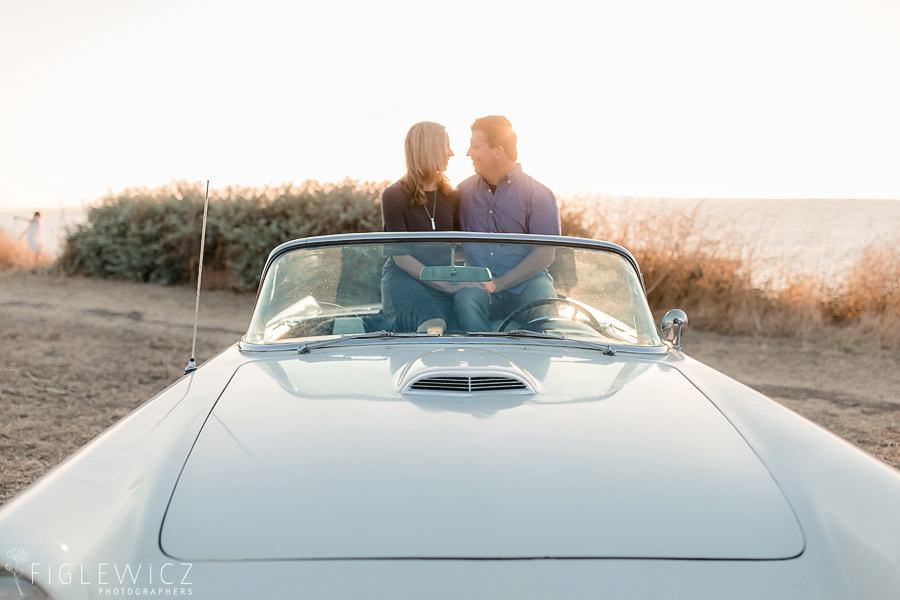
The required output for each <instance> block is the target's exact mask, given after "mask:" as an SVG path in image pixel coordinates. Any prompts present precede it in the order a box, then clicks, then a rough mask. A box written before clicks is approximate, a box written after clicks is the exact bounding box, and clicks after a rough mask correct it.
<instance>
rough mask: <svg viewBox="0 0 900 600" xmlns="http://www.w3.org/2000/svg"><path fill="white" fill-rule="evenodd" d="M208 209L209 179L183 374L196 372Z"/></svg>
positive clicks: (204, 202) (207, 181)
mask: <svg viewBox="0 0 900 600" xmlns="http://www.w3.org/2000/svg"><path fill="white" fill-rule="evenodd" d="M208 209H209V179H207V180H206V200H204V201H203V225H202V226H201V229H200V267H199V268H198V269H197V301H196V303H195V304H194V339H193V340H191V360H189V361H188V364H187V366H186V367H185V368H184V374H185V375H187V374H188V373H193V372H194V371H196V370H197V363H196V362H194V357H195V356H197V318H198V317H199V316H200V280H201V279H203V247H204V246H205V245H206V212H207V210H208Z"/></svg>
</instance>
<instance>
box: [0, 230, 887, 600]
mask: <svg viewBox="0 0 900 600" xmlns="http://www.w3.org/2000/svg"><path fill="white" fill-rule="evenodd" d="M536 252H537V253H539V254H540V255H541V256H543V257H545V258H546V259H547V260H546V262H547V264H549V267H548V268H547V274H548V275H549V276H550V277H551V278H552V285H553V289H555V292H556V295H555V296H554V297H548V298H540V299H537V300H534V301H532V302H529V303H528V304H526V305H524V306H519V307H516V308H514V309H513V310H511V311H510V312H509V314H500V315H494V316H497V317H499V318H497V319H496V320H495V321H494V322H493V324H492V327H491V328H490V329H491V330H490V331H465V330H461V329H460V328H459V325H458V324H454V323H453V319H450V321H449V322H448V323H447V328H446V330H445V331H444V332H443V333H442V334H433V333H432V334H429V333H416V332H414V331H413V332H411V331H398V330H396V329H397V327H396V325H395V323H396V321H395V320H393V319H392V318H391V315H392V313H393V314H396V312H397V311H399V310H403V309H404V307H405V305H404V303H405V302H407V301H408V300H409V298H407V297H404V295H402V294H401V295H400V296H401V297H396V296H394V297H391V298H390V302H386V301H383V300H382V298H383V295H382V279H383V272H385V271H386V270H390V269H392V268H394V267H393V265H394V264H395V263H396V262H397V259H396V257H398V256H412V257H416V258H418V259H419V260H420V261H421V263H422V265H423V268H422V270H421V271H420V273H419V278H421V280H422V281H424V282H426V283H421V284H419V285H428V286H430V287H435V286H437V287H442V288H443V289H444V290H445V291H446V292H445V293H448V294H455V293H458V291H459V290H462V289H466V288H473V287H474V288H478V287H479V286H480V287H482V288H484V287H485V284H489V282H490V281H491V280H492V277H494V276H495V273H492V272H491V265H490V264H474V263H476V262H482V263H490V261H491V260H492V259H487V260H481V261H476V260H474V259H473V258H472V257H478V256H481V257H485V256H487V257H495V256H498V255H504V256H509V255H518V256H523V257H524V256H532V255H533V253H536ZM467 258H468V262H467ZM386 261H388V265H387V267H385V263H386ZM495 271H498V270H497V269H496V267H495ZM498 272H499V271H498ZM540 276H544V274H541V275H540ZM388 304H390V306H389V305H388ZM685 323H686V318H685V316H684V314H683V313H681V312H680V311H676V312H673V313H670V314H669V315H667V317H664V319H663V323H662V327H661V328H660V331H658V330H657V329H656V327H655V325H654V323H653V320H652V317H651V313H650V310H649V308H648V305H647V301H646V297H645V292H644V288H643V282H642V277H641V273H640V271H639V269H638V265H637V263H636V262H635V260H634V258H633V257H632V255H631V254H630V253H629V252H628V251H626V250H625V249H623V248H621V247H618V246H616V245H613V244H609V243H603V242H599V241H594V240H585V239H576V238H563V237H550V236H511V235H488V234H475V233H446V232H445V233H441V232H438V233H428V234H359V235H344V236H328V237H321V238H311V239H304V240H298V241H294V242H290V243H287V244H284V245H282V246H280V247H278V248H276V249H275V250H274V251H273V252H272V253H271V255H270V256H269V259H268V262H267V264H266V267H265V271H264V273H263V276H262V281H261V285H260V288H259V293H258V300H257V303H256V308H255V310H254V313H253V316H252V320H251V322H250V325H249V328H248V330H247V333H246V335H244V337H243V338H242V339H241V340H240V342H239V343H237V344H236V345H235V346H233V347H231V348H228V349H226V350H225V351H223V352H222V353H221V354H219V355H218V356H217V357H215V358H213V359H211V360H209V361H208V362H207V363H205V364H203V365H201V366H200V368H199V369H197V370H195V371H193V372H191V373H190V374H187V375H185V376H184V377H182V378H181V379H179V380H178V381H176V382H175V383H173V384H172V385H171V386H170V387H169V388H168V389H166V390H165V391H163V392H162V393H161V394H159V395H157V396H156V397H155V398H153V399H152V400H150V401H148V402H147V403H145V404H144V405H142V406H141V407H139V408H138V409H137V410H135V411H134V412H133V413H132V414H131V415H129V416H128V417H126V418H124V419H122V420H121V421H120V422H119V423H118V424H116V425H115V426H114V427H112V428H111V429H109V430H108V431H107V432H105V433H104V434H102V435H100V436H99V437H98V438H97V439H95V440H94V441H92V442H91V443H90V444H88V445H87V446H85V447H84V448H83V449H81V450H80V451H79V452H78V453H76V454H75V455H73V456H72V457H70V458H69V459H68V460H66V461H65V462H64V463H62V464H61V465H59V466H58V467H56V468H55V469H53V470H52V471H51V472H50V473H49V474H47V475H46V476H44V477H43V478H42V479H40V480H39V481H38V482H37V483H35V484H34V485H32V486H31V487H30V488H29V489H27V490H25V491H23V492H22V493H20V494H19V495H18V496H17V497H15V498H14V499H13V500H12V501H10V502H9V503H8V504H7V505H6V506H5V507H4V508H3V510H2V511H0V552H2V553H3V554H2V555H0V558H2V560H3V561H5V567H6V568H5V570H3V569H0V573H2V576H0V599H7V598H19V597H22V596H25V597H29V598H46V597H49V598H56V599H64V598H104V597H110V596H112V597H135V596H154V597H155V596H160V597H161V596H167V597H168V596H187V595H190V596H192V597H195V598H196V597H200V598H215V599H222V598H272V597H300V598H347V599H349V598H352V599H359V598H387V599H390V600H400V599H403V598H416V599H421V598H454V599H462V598H466V599H471V598H476V599H477V598H547V599H554V600H558V599H563V598H597V597H603V598H617V599H622V598H691V599H699V598H755V599H757V598H767V599H768V598H792V599H804V598H808V599H816V600H824V599H830V598H834V599H838V598H840V599H848V598H867V599H868V598H871V599H876V598H877V599H885V598H900V474H898V472H897V471H896V470H894V469H892V468H890V467H888V466H887V465H885V464H883V463H881V462H879V461H877V460H875V459H873V458H871V457H870V456H868V455H867V454H865V453H863V452H862V451H860V450H858V449H856V448H855V447H853V446H851V445H850V444H848V443H846V442H844V441H842V440H841V439H839V438H837V437H834V436H833V435H831V434H829V433H828V432H826V431H824V430H823V429H821V428H819V427H817V426H816V425H813V424H811V423H810V422H808V421H806V420H805V419H803V418H801V417H799V416H798V415H796V414H794V413H792V412H790V411H788V410H787V409H785V408H783V407H781V406H780V405H778V404H776V403H775V402H772V401H771V400H769V399H767V398H765V397H763V396H761V395H760V394H758V393H756V392H754V391H753V390H751V389H749V388H747V387H744V386H743V385H740V384H738V383H737V382H735V381H733V380H731V379H729V378H728V377H726V376H724V375H722V374H720V373H718V372H716V371H714V370H712V369H710V368H709V367H707V366H705V365H703V364H701V363H699V362H697V361H695V360H692V359H691V358H689V357H687V356H686V355H685V354H684V353H683V352H682V351H681V349H680V346H679V338H680V335H681V330H682V327H683V326H684V325H685ZM746 360H750V361H752V360H754V357H753V356H747V357H746ZM20 594H22V596H20Z"/></svg>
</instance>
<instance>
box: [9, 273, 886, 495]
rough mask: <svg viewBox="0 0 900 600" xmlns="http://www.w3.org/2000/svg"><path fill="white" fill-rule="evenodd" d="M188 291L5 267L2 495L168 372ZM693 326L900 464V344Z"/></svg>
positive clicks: (230, 321) (241, 322) (210, 342)
mask: <svg viewBox="0 0 900 600" xmlns="http://www.w3.org/2000/svg"><path fill="white" fill-rule="evenodd" d="M195 294H196V290H195V289H194V288H190V287H175V288H172V287H163V286H157V285H148V284H132V283H125V282H115V281H102V280H94V279H86V278H81V277H63V276H59V275H54V274H48V273H42V274H33V273H25V272H10V271H0V503H2V502H3V501H5V500H7V499H8V498H10V497H12V496H13V495H14V494H15V493H16V492H18V491H19V490H20V489H22V488H23V487H25V486H26V485H27V484H28V483H30V482H32V481H34V480H35V479H37V478H38V477H39V476H40V475H42V474H43V473H44V472H46V471H47V470H48V469H49V468H51V467H52V466H54V465H55V464H57V463H59V462H60V461H61V460H62V459H63V458H65V457H66V456H67V455H69V454H70V453H72V452H73V451H74V450H76V449H77V448H79V447H80V446H82V445H83V444H84V443H85V442H87V441H89V440H90V439H91V438H93V437H94V436H96V435H97V434H98V433H100V432H101V431H103V430H104V429H106V428H107V427H109V426H110V425H112V424H113V423H115V422H116V421H117V420H118V419H120V418H121V417H122V416H124V415H126V414H127V413H128V412H130V411H131V410H132V409H133V408H135V407H136V406H138V405H139V404H141V403H142V402H144V401H145V400H147V399H149V398H150V397H151V396H153V395H154V394H155V393H156V392H158V391H160V390H161V389H162V388H164V387H165V386H166V385H167V384H169V383H170V382H172V381H173V380H175V379H177V378H178V377H179V376H180V375H181V374H182V372H183V371H184V367H185V365H186V364H187V362H188V359H189V358H190V350H191V333H192V327H193V317H194V300H195ZM253 301H254V298H253V296H252V295H249V294H236V293H232V292H226V291H203V293H202V299H201V306H200V322H199V334H198V342H197V359H198V363H199V362H202V361H204V360H206V359H208V358H209V357H211V356H212V355H214V354H215V353H217V352H218V351H219V350H222V349H224V348H225V347H227V346H229V345H230V344H232V343H233V342H235V341H236V340H237V339H238V338H239V337H240V335H241V334H242V332H243V331H244V329H245V328H246V326H247V323H248V322H249V320H250V313H251V311H252V308H253ZM839 339H840V338H839V337H838V336H834V339H822V340H816V341H815V342H809V341H807V342H804V341H802V340H783V339H772V338H763V337H742V336H723V335H719V334H714V333H708V332H701V331H694V330H689V331H688V332H687V333H686V334H685V337H684V340H683V345H684V349H685V351H686V352H688V354H690V355H691V356H693V357H694V358H697V359H699V360H701V361H703V362H705V363H707V364H709V365H711V366H713V367H715V368H717V369H719V370H721V371H723V372H724V373H727V374H728V375H730V376H732V377H734V378H735V379H737V380H739V381H741V382H743V383H746V384H748V385H750V386H752V387H754V388H756V389H758V390H760V391H762V392H763V393H765V394H767V395H769V396H770V397H772V398H774V399H775V400H777V401H779V402H781V403H783V404H785V405H786V406H788V407H790V408H791V409H793V410H795V411H797V412H799V413H800V414H802V415H804V416H806V417H807V418H809V419H811V420H812V421H815V422H817V423H819V424H820V425H822V426H824V427H826V428H828V429H830V430H832V431H833V432H835V433H837V434H838V435H840V436H842V437H844V438H846V439H847V440H849V441H851V442H852V443H854V444H856V445H858V446H860V447H861V448H863V449H865V450H866V451H868V452H869V453H871V454H873V455H874V456H876V457H878V458H880V459H882V460H884V461H886V462H888V463H889V464H891V465H893V466H895V467H898V468H900V368H898V367H900V356H898V355H897V353H896V352H890V351H887V350H873V349H871V348H863V347H845V346H843V345H842V344H841V343H840V341H839Z"/></svg>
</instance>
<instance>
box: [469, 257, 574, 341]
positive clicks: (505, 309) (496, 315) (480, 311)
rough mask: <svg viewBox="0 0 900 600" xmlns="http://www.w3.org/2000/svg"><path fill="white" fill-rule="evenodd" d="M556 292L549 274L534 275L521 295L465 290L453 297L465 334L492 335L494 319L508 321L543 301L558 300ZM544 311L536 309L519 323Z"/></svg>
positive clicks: (481, 289)
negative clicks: (528, 306)
mask: <svg viewBox="0 0 900 600" xmlns="http://www.w3.org/2000/svg"><path fill="white" fill-rule="evenodd" d="M556 297H558V294H557V293H556V288H554V287H553V280H552V279H550V275H548V274H547V272H546V271H544V272H543V273H540V274H538V275H535V276H534V277H533V278H531V280H529V281H528V283H527V284H525V289H523V290H522V293H521V294H514V293H512V292H500V293H498V294H489V293H488V291H487V290H486V289H484V288H481V287H478V288H464V289H461V290H460V291H458V292H456V294H454V295H453V309H454V311H455V312H456V320H457V322H458V323H459V328H460V329H462V330H463V331H491V330H492V329H493V328H492V326H491V320H492V319H505V318H506V317H507V316H509V314H510V313H512V312H513V311H514V310H516V309H517V308H519V307H520V306H523V305H525V304H528V303H529V302H533V301H535V300H542V299H544V298H556ZM544 308H545V307H543V306H539V307H536V308H535V310H534V311H528V313H526V314H523V315H520V318H519V319H518V320H519V321H520V322H521V321H527V320H529V319H533V318H534V317H535V316H536V315H535V314H534V313H535V312H537V314H543V312H544V311H542V310H541V309H544Z"/></svg>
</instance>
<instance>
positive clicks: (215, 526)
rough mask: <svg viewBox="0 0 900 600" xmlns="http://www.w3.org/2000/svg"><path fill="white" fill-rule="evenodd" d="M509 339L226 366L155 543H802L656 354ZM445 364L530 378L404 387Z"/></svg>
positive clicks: (756, 551)
mask: <svg viewBox="0 0 900 600" xmlns="http://www.w3.org/2000/svg"><path fill="white" fill-rule="evenodd" d="M511 348H512V349H509V348H504V349H503V350H502V355H501V354H500V353H498V352H495V351H491V350H487V349H485V350H478V349H471V348H469V349H434V347H428V346H425V347H423V346H421V345H414V346H412V347H408V348H407V347H400V346H398V347H394V348H385V347H369V348H365V349H363V350H360V349H359V348H356V349H354V350H353V352H352V354H350V355H344V354H343V352H342V351H340V350H331V351H328V350H316V351H313V352H312V353H310V354H308V355H306V356H301V357H297V356H294V355H292V356H290V358H282V359H261V360H257V361H254V362H249V363H246V364H244V365H243V366H241V367H240V368H238V370H237V371H236V372H235V374H234V377H233V380H232V381H231V383H230V384H229V385H228V387H227V388H226V390H225V391H224V393H223V394H222V396H221V398H220V399H219V401H218V403H217V404H216V406H215V408H214V410H213V411H212V413H211V414H210V416H209V418H208V420H207V422H206V424H205V426H204V427H203V429H202V432H201V434H200V436H199V438H198V439H197V442H196V445H195V447H194V448H193V450H192V452H191V455H190V457H189V459H188V461H187V463H186V465H185V467H184V471H183V473H182V474H181V477H180V479H179V481H178V483H177V486H176V488H175V491H174V493H173V496H172V500H171V503H170V506H169V509H168V512H167V514H166V517H165V521H164V523H163V527H162V532H161V538H160V539H161V544H162V548H163V550H164V551H165V552H166V553H167V554H169V555H170V556H172V557H176V558H180V559H184V560H237V559H329V558H541V557H558V558H593V557H596V558H602V557H606V558H612V557H618V558H697V559H762V560H772V559H786V558H791V557H795V556H798V555H799V554H800V553H802V551H803V547H804V539H803V535H802V532H801V531H800V528H799V525H798V524H797V521H796V518H795V517H794V514H793V512H792V510H791V508H790V506H789V505H788V503H787V501H786V500H785V498H784V496H783V495H782V493H781V491H780V489H779V488H778V486H777V485H776V483H775V482H774V481H773V479H772V477H771V476H770V474H769V473H768V471H767V470H766V469H765V467H764V466H763V464H762V463H761V462H760V461H759V459H758V458H757V457H756V455H755V454H754V453H753V451H752V450H751V448H749V447H748V445H747V444H746V442H745V441H744V440H743V438H742V437H741V436H740V435H739V433H738V432H737V431H736V430H735V429H734V428H733V427H732V425H731V424H730V423H729V422H728V421H727V420H726V419H725V418H724V417H723V416H722V414H721V413H720V412H719V411H718V410H716V408H715V406H714V405H713V404H711V403H710V402H709V400H707V398H705V397H704V396H703V395H702V394H700V393H699V392H698V391H697V389H695V388H694V387H693V386H692V385H691V383H690V382H689V381H688V380H687V379H685V377H684V376H683V375H682V374H681V373H679V372H678V371H677V370H676V369H675V368H673V367H671V366H668V365H666V364H663V363H657V362H653V361H649V360H646V359H630V358H621V355H620V356H619V357H605V356H602V355H601V354H600V353H599V352H596V353H591V354H589V355H588V358H585V357H584V352H583V351H580V352H577V353H576V352H573V351H570V350H559V349H553V348H543V347H529V346H511ZM281 356H282V357H283V356H284V355H283V354H282V355H281ZM453 373H456V374H460V375H464V376H470V375H472V374H473V373H474V374H476V375H477V374H478V373H489V374H493V375H497V374H504V373H505V374H507V375H508V376H509V377H511V378H516V379H518V380H521V381H523V382H525V383H526V384H527V386H528V388H530V389H529V390H526V391H524V392H522V391H517V392H473V393H457V394H453V393H451V394H438V393H434V392H421V393H408V392H407V391H406V390H407V386H408V384H409V383H410V382H411V381H414V380H416V378H418V377H421V376H423V374H426V375H435V374H437V375H441V374H444V375H447V374H453Z"/></svg>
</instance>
